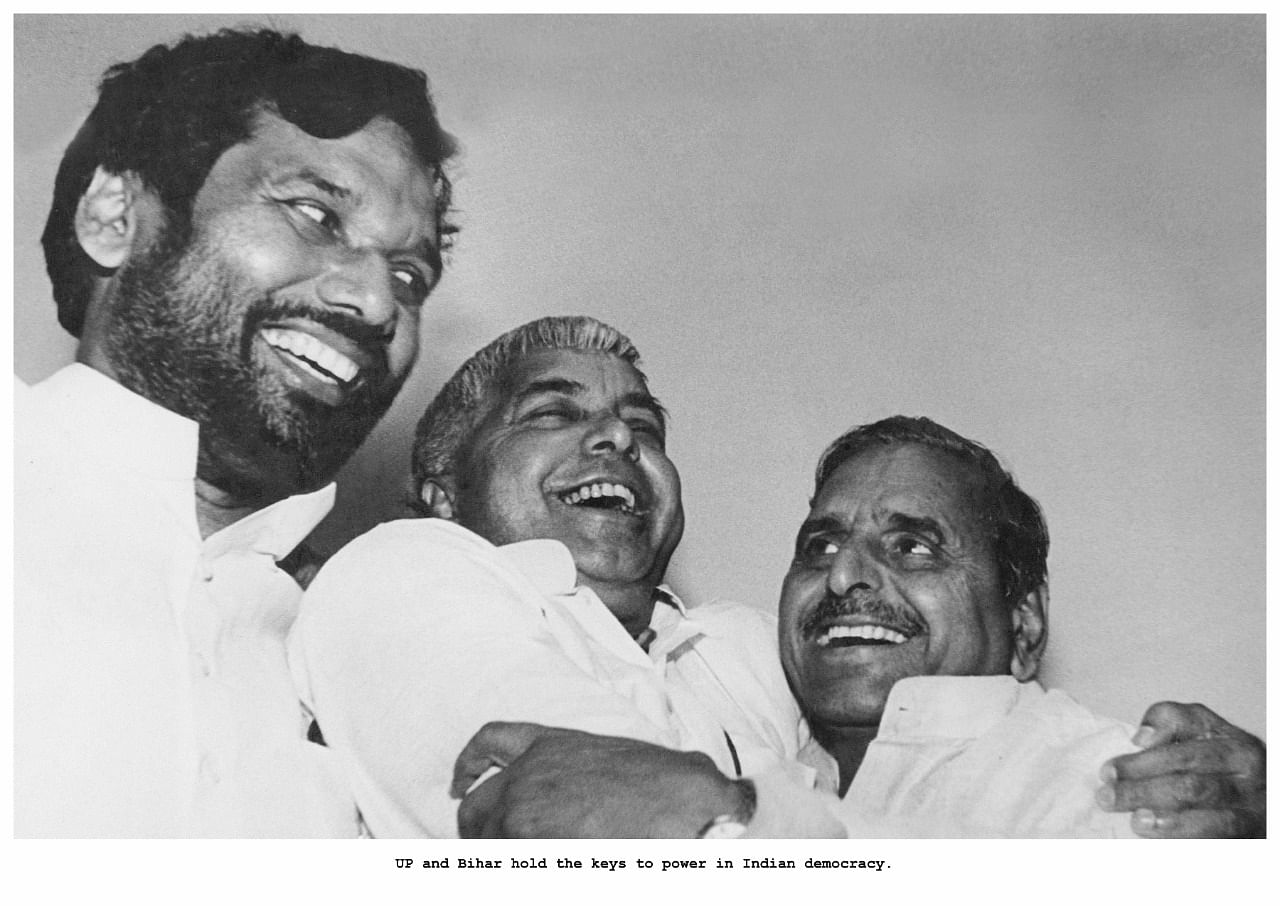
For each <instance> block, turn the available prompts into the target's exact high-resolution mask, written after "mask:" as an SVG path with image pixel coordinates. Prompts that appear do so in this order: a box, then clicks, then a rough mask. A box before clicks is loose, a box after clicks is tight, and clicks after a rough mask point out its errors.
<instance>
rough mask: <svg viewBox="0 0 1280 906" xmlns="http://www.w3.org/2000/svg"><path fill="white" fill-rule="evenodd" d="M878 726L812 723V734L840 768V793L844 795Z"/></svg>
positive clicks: (874, 736) (873, 738) (860, 765)
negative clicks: (841, 725)
mask: <svg viewBox="0 0 1280 906" xmlns="http://www.w3.org/2000/svg"><path fill="white" fill-rule="evenodd" d="M879 729H880V728H879V727H878V726H870V727H861V726H860V727H829V726H819V725H818V724H817V723H814V724H813V736H814V738H815V739H816V740H817V741H818V742H819V744H821V746H822V747H823V748H824V749H826V750H827V752H829V753H830V754H831V757H832V758H834V759H835V760H836V764H837V765H838V766H839V768H840V791H839V792H840V795H841V796H844V794H845V793H847V792H848V791H849V785H850V784H852V783H853V778H854V775H856V774H857V773H858V768H860V767H862V759H863V758H865V757H866V755H867V747H868V746H870V745H871V743H872V742H873V741H874V740H875V738H876V734H877V733H878V732H879Z"/></svg>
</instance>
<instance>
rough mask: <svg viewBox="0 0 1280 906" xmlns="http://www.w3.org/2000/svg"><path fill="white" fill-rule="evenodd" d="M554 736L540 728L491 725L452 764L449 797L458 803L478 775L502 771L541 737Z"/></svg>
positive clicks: (495, 723)
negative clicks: (490, 770) (495, 770)
mask: <svg viewBox="0 0 1280 906" xmlns="http://www.w3.org/2000/svg"><path fill="white" fill-rule="evenodd" d="M552 732H555V731H553V730H552V729H551V728H549V727H544V726H542V725H541V724H526V723H506V722H504V721H491V722H489V723H487V724H485V725H484V726H483V727H481V728H480V729H479V730H477V731H476V734H475V735H474V736H472V737H471V739H470V741H468V742H467V744H466V745H465V746H464V747H463V749H462V752H461V753H460V754H459V755H458V758H457V760H456V761H454V763H453V782H452V784H451V785H450V786H449V795H450V796H452V797H453V798H455V799H461V798H462V797H463V796H464V795H466V792H467V790H468V789H469V788H470V787H471V785H472V784H473V783H475V782H476V781H477V780H478V779H479V778H480V775H481V774H483V773H484V772H485V771H487V770H489V769H490V768H493V767H498V768H505V767H506V766H507V765H509V764H511V762H513V761H515V760H516V759H517V758H519V757H520V756H521V755H522V754H524V751H525V750H526V749H528V748H529V746H531V745H533V743H534V742H535V741H536V740H537V739H539V738H540V737H541V736H543V735H545V734H548V733H552Z"/></svg>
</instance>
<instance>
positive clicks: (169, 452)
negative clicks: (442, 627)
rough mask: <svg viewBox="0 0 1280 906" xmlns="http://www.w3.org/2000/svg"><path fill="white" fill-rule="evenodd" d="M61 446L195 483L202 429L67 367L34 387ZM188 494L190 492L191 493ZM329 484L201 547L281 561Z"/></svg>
mask: <svg viewBox="0 0 1280 906" xmlns="http://www.w3.org/2000/svg"><path fill="white" fill-rule="evenodd" d="M32 392H33V393H39V394H41V395H42V396H43V397H44V402H45V403H46V405H45V407H44V411H45V412H47V413H48V417H49V418H50V419H51V420H52V421H53V422H54V423H55V424H56V426H57V430H58V431H59V432H60V433H61V434H62V435H63V436H64V438H65V439H66V442H67V443H75V444H92V445H93V450H94V454H95V455H96V456H99V457H100V458H101V461H102V462H103V463H104V464H109V467H110V468H113V469H114V468H120V469H125V470H128V471H130V472H133V473H137V474H143V475H147V476H151V477H155V478H160V479H165V480H173V481H194V480H195V477H196V457H197V454H198V452H199V438H200V426H199V425H198V424H197V423H196V422H194V421H192V420H191V419H189V418H185V417H184V416H181V415H178V414H177V413H175V412H171V411H170V410H168V409H166V408H164V407H163V406H158V405H156V404H155V403H153V402H151V401H150V400H149V399H147V398H146V397H143V396H140V395H138V394H137V393H134V392H133V391H132V390H129V389H128V388H126V387H125V386H124V385H122V384H120V383H119V382H117V381H115V380H113V379H111V378H110V377H108V376H107V375H105V374H103V373H102V372H101V371H98V370H97V369H95V368H90V367H89V366H88V365H84V364H82V363H79V362H77V363H75V364H73V365H68V366H67V367H66V368H63V369H61V370H60V371H58V372H57V373H56V374H54V375H53V376H51V377H50V378H48V379H47V380H45V381H42V382H40V384H38V385H37V386H36V387H34V388H32ZM192 493H193V494H194V490H193V492H192ZM335 493H336V492H335V488H334V485H333V484H330V485H328V486H327V487H324V488H321V489H320V490H318V491H312V492H311V493H309V494H297V495H295V496H293V497H286V498H285V499H284V500H279V501H276V502H275V503H273V504H272V505H271V506H268V507H266V508H264V509H261V510H258V511H257V512H255V513H251V514H250V515H248V516H246V517H245V518H243V519H241V520H239V521H238V522H236V523H234V524H233V525H229V526H227V527H226V528H224V529H222V530H221V531H218V532H215V533H214V534H212V535H210V536H209V538H208V539H206V541H205V544H204V550H205V552H206V554H208V555H210V556H217V555H218V554H220V553H223V552H225V551H228V550H233V549H235V550H245V549H250V550H255V551H258V552H260V553H265V554H270V555H271V556H272V557H274V558H275V559H277V560H279V559H281V558H282V557H285V556H287V555H288V554H289V552H290V551H292V550H293V549H294V548H295V547H297V546H298V544H300V543H301V541H302V539H303V538H305V537H306V536H307V535H309V534H310V533H311V530H312V529H314V528H315V527H316V525H317V523H319V522H320V520H321V519H323V518H324V517H325V516H326V515H327V514H328V512H329V510H331V509H333V502H334V497H335Z"/></svg>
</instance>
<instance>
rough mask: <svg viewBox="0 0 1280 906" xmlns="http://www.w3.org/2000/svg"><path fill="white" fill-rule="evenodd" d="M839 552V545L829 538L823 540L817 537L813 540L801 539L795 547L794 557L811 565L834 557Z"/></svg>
mask: <svg viewBox="0 0 1280 906" xmlns="http://www.w3.org/2000/svg"><path fill="white" fill-rule="evenodd" d="M839 551H840V545H839V544H837V543H836V542H834V541H832V540H831V539H830V538H824V537H822V536H820V535H819V536H816V537H813V538H802V539H801V540H800V543H799V544H798V545H797V547H796V556H797V557H798V558H799V559H801V560H804V561H806V562H810V563H812V562H814V561H818V560H822V559H824V558H826V557H831V556H834V555H835V554H837V553H839Z"/></svg>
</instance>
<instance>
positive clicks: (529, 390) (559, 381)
mask: <svg viewBox="0 0 1280 906" xmlns="http://www.w3.org/2000/svg"><path fill="white" fill-rule="evenodd" d="M586 389H587V388H586V385H584V384H582V383H580V382H579V381H571V380H569V379H568V378H543V379H542V380H540V381H530V382H529V383H527V384H525V385H524V386H523V387H521V388H520V390H519V391H518V392H517V393H516V395H515V402H516V403H517V404H519V403H522V402H524V401H525V400H527V399H528V398H529V397H532V396H541V395H542V394H544V393H560V394H563V395H564V396H577V395H579V394H580V393H584V392H585V391H586Z"/></svg>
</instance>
